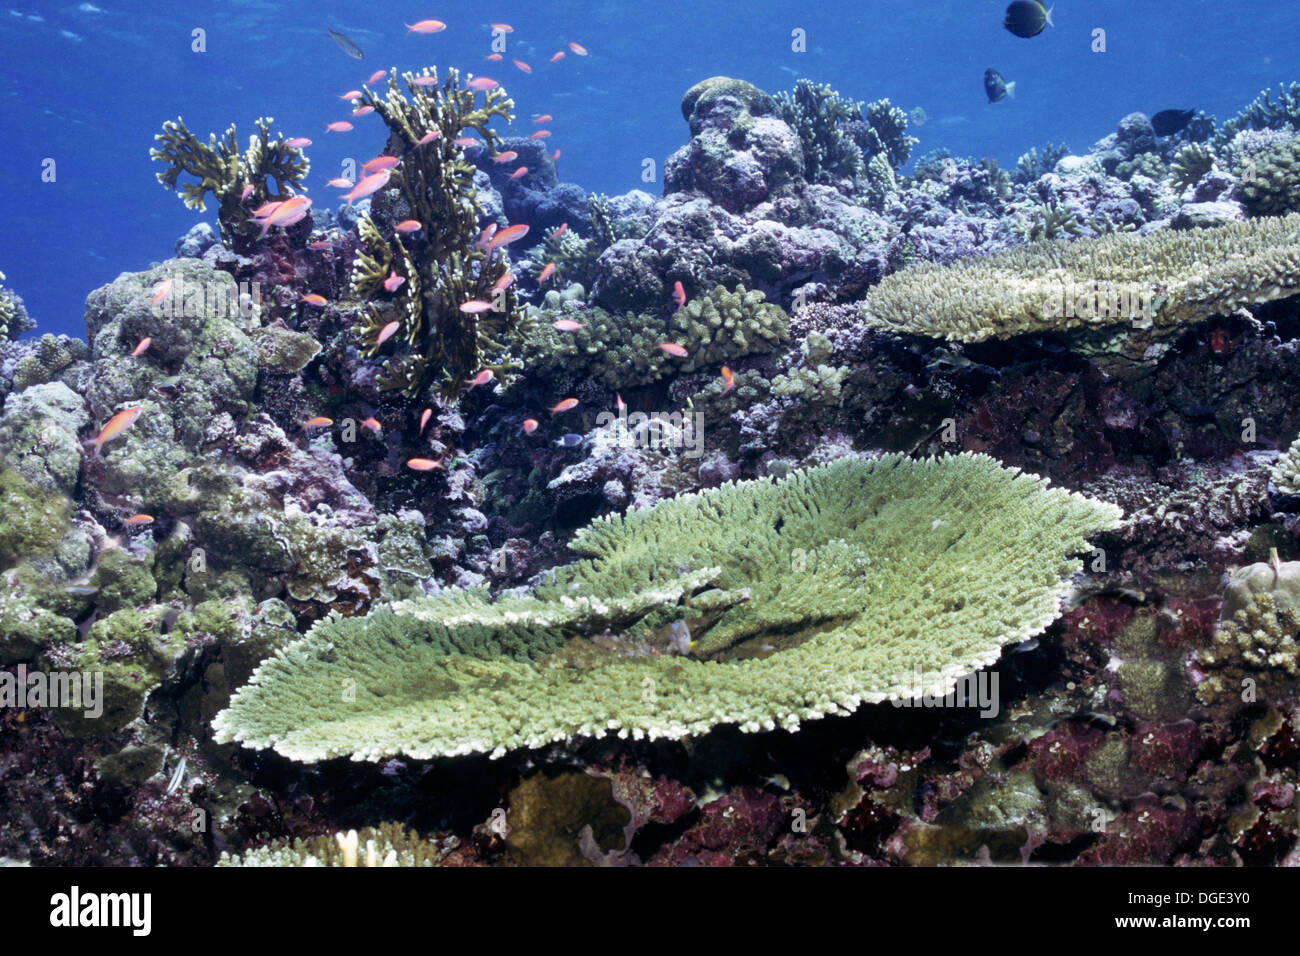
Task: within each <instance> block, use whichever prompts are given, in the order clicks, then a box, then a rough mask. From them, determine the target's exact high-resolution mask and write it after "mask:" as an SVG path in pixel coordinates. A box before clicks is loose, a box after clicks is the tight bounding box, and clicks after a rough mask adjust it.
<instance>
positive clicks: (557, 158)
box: [551, 149, 560, 163]
mask: <svg viewBox="0 0 1300 956" xmlns="http://www.w3.org/2000/svg"><path fill="white" fill-rule="evenodd" d="M559 161H560V151H559V150H558V149H557V150H556V151H555V153H554V155H552V156H551V162H553V163H558V162H559Z"/></svg>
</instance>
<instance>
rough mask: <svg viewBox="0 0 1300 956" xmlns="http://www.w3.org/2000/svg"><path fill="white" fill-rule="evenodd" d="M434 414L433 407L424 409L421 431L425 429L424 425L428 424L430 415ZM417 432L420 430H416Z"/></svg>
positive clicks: (421, 418)
mask: <svg viewBox="0 0 1300 956" xmlns="http://www.w3.org/2000/svg"><path fill="white" fill-rule="evenodd" d="M432 414H433V409H432V408H426V409H425V410H424V411H422V412H421V413H420V431H421V432H422V431H424V426H425V425H427V424H429V416H431V415H432ZM416 434H419V432H416Z"/></svg>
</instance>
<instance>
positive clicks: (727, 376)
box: [720, 365, 736, 395]
mask: <svg viewBox="0 0 1300 956" xmlns="http://www.w3.org/2000/svg"><path fill="white" fill-rule="evenodd" d="M722 380H723V381H724V382H726V383H727V384H726V385H725V386H723V389H722V392H721V393H720V394H722V395H726V394H727V393H728V392H729V391H731V390H732V388H734V387H735V385H736V375H735V373H734V372H732V371H731V369H729V368H727V366H725V365H724V366H722Z"/></svg>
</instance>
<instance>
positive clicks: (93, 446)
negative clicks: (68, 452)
mask: <svg viewBox="0 0 1300 956" xmlns="http://www.w3.org/2000/svg"><path fill="white" fill-rule="evenodd" d="M81 447H82V448H84V449H85V450H86V457H87V458H89V459H91V460H92V461H93V460H94V459H95V458H97V457H99V450H100V449H101V448H103V447H104V443H103V442H102V441H100V440H99V439H98V438H89V439H87V440H86V441H83V442H82V443H81Z"/></svg>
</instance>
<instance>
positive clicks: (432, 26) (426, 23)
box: [402, 20, 447, 33]
mask: <svg viewBox="0 0 1300 956" xmlns="http://www.w3.org/2000/svg"><path fill="white" fill-rule="evenodd" d="M402 25H403V26H404V27H406V32H407V33H441V32H442V31H443V30H445V29H447V24H445V23H443V22H442V21H441V20H419V21H417V22H416V23H404V24H402Z"/></svg>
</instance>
